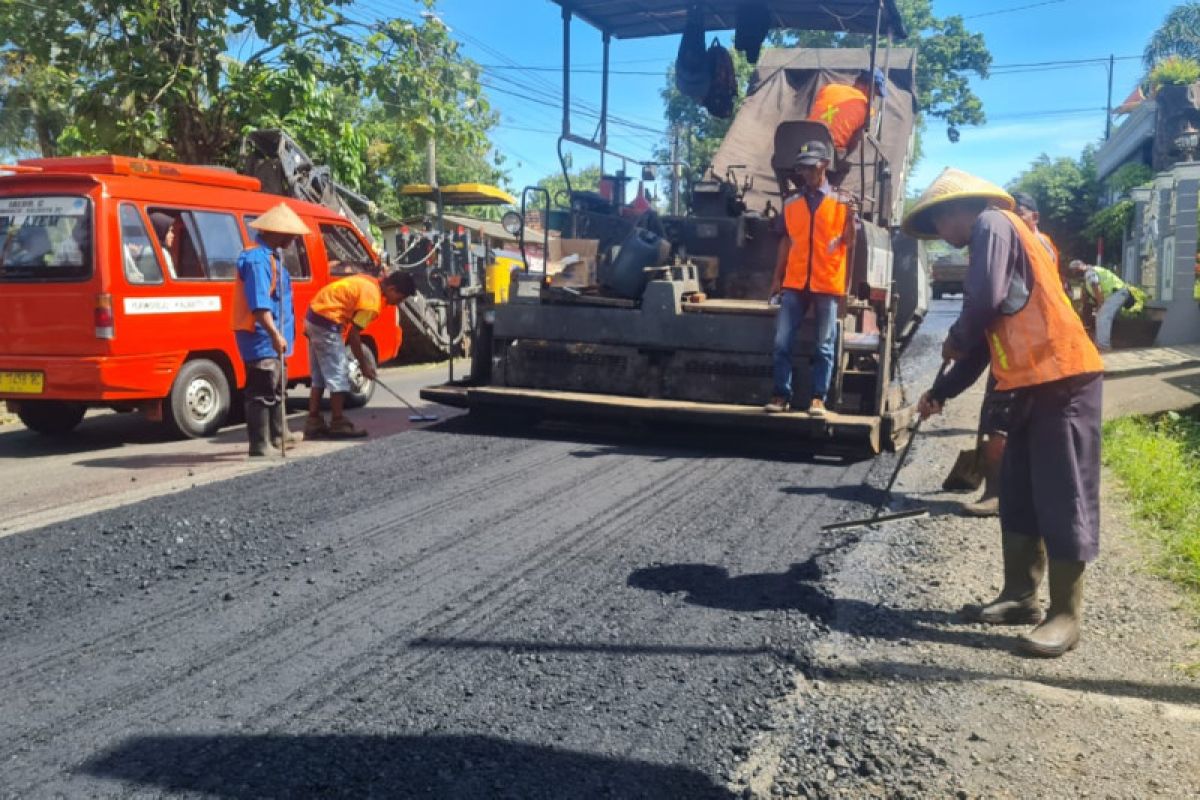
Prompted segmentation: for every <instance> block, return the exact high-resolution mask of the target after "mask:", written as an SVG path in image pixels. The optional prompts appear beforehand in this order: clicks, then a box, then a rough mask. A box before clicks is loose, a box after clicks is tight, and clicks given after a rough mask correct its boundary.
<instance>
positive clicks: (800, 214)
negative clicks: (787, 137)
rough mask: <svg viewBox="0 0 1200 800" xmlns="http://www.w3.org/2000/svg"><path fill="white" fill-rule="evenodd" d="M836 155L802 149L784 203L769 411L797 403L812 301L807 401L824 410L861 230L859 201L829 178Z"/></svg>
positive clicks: (819, 412) (816, 146)
mask: <svg viewBox="0 0 1200 800" xmlns="http://www.w3.org/2000/svg"><path fill="white" fill-rule="evenodd" d="M831 155H832V154H831V153H829V151H828V148H827V146H826V145H825V144H824V143H822V142H818V141H812V142H807V143H806V144H804V145H803V146H802V147H801V148H800V152H799V153H798V154H797V156H796V162H795V163H796V171H797V173H798V174H799V176H800V179H801V190H800V191H799V192H798V193H797V194H795V195H792V196H791V197H790V198H788V200H787V201H786V202H785V203H784V205H783V214H782V223H783V225H784V226H785V235H784V236H783V238H782V239H781V240H780V242H779V254H778V257H777V259H776V263H775V277H774V280H773V282H772V285H771V297H772V298H774V297H776V296H778V297H779V314H778V316H777V317H776V318H775V343H774V349H773V355H772V357H773V363H774V379H775V386H774V389H773V391H772V395H771V401H770V402H769V403H767V405H766V411H767V412H768V413H780V412H784V411H787V410H789V409H790V408H791V400H792V342H793V341H794V339H795V338H796V329H797V328H799V327H800V324H801V323H802V322H803V321H804V316H805V314H807V313H808V309H809V308H812V309H813V315H814V316H815V317H816V322H817V340H816V351H815V353H814V354H813V360H812V375H811V379H812V397H811V399H810V401H809V404H808V406H807V408H808V413H809V414H811V415H813V416H824V415H825V398H826V395H827V394H828V393H829V384H830V379H831V377H832V375H833V357H834V347H835V345H836V341H837V313H838V304H839V302H840V301H841V299H842V298H843V297H845V296H846V285H847V283H848V282H849V276H850V269H849V264H850V263H851V260H852V258H853V251H854V237H855V235H856V232H857V217H856V216H855V213H854V208H853V203H852V202H851V201H850V200H849V198H847V197H845V196H843V195H841V194H840V193H839V192H837V191H836V190H834V189H833V188H832V187H830V185H829V182H828V181H827V180H825V171H826V169H827V168H828V167H829V160H830V157H831Z"/></svg>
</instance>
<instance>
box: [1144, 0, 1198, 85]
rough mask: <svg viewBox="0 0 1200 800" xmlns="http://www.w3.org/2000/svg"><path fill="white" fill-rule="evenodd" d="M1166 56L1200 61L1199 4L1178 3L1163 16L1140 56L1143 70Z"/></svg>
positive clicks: (1193, 1) (1151, 66)
mask: <svg viewBox="0 0 1200 800" xmlns="http://www.w3.org/2000/svg"><path fill="white" fill-rule="evenodd" d="M1170 56H1181V57H1183V58H1188V59H1192V60H1193V61H1200V2H1195V0H1192V1H1191V2H1187V3H1180V4H1179V5H1177V6H1175V7H1174V8H1173V9H1171V11H1170V12H1169V13H1168V14H1167V16H1166V18H1165V19H1164V20H1163V22H1162V25H1160V26H1159V28H1158V30H1156V31H1155V32H1154V35H1153V36H1151V37H1150V41H1149V42H1148V43H1147V44H1146V49H1145V51H1144V52H1143V54H1142V61H1143V63H1144V64H1145V66H1146V69H1148V70H1150V69H1154V66H1155V65H1156V64H1158V63H1159V62H1160V61H1162V60H1164V59H1166V58H1168V57H1170Z"/></svg>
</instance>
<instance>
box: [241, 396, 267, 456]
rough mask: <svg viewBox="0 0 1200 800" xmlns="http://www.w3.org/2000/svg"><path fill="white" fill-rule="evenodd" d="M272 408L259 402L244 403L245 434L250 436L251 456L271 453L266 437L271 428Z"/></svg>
mask: <svg viewBox="0 0 1200 800" xmlns="http://www.w3.org/2000/svg"><path fill="white" fill-rule="evenodd" d="M272 410H273V409H271V408H268V407H267V406H264V405H261V404H259V403H251V402H247V403H246V435H247V436H249V437H250V457H251V458H261V457H262V456H267V455H270V454H271V443H270V441H269V440H268V439H267V437H268V435H269V434H270V430H271V422H270V419H271V411H272Z"/></svg>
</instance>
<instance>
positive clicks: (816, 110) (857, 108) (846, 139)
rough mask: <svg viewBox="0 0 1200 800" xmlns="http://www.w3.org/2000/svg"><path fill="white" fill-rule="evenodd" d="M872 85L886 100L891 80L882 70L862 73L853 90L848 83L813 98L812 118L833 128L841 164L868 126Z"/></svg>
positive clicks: (828, 87)
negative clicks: (869, 98) (888, 81)
mask: <svg viewBox="0 0 1200 800" xmlns="http://www.w3.org/2000/svg"><path fill="white" fill-rule="evenodd" d="M872 81H874V83H875V96H876V97H886V96H887V79H886V78H885V77H884V75H883V71H882V70H879V69H876V70H875V72H874V73H872V72H871V71H870V70H863V71H862V72H860V73H859V74H858V77H857V78H856V79H855V81H854V85H853V86H847V85H846V84H844V83H830V84H827V85H825V86H822V87H821V89H820V91H818V92H817V96H816V97H815V98H813V104H812V109H811V110H810V111H809V113H808V118H809V119H810V120H812V121H814V122H823V123H825V126H826V127H827V128H829V133H830V134H831V135H832V136H833V146H834V147H835V148H836V149H837V157H838V160H842V159H844V158H845V157H846V155H847V154H848V153H851V152H853V151H854V149H855V148H856V147H858V143H859V140H861V139H862V134H863V130H864V129H865V128H866V126H867V105H868V100H867V98H868V97H870V93H871V83H872Z"/></svg>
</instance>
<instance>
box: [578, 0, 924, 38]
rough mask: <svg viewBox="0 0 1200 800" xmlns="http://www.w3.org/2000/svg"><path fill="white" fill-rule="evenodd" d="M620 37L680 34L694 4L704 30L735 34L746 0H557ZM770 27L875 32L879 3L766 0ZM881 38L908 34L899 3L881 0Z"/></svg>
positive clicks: (603, 29) (899, 36) (839, 0)
mask: <svg viewBox="0 0 1200 800" xmlns="http://www.w3.org/2000/svg"><path fill="white" fill-rule="evenodd" d="M554 2H555V3H557V4H558V5H560V6H563V7H564V8H568V9H570V10H571V11H572V12H573V13H574V14H576V15H577V16H579V17H580V18H581V19H584V20H586V21H587V22H589V23H591V24H592V25H593V26H595V27H596V28H599V29H600V30H601V31H607V32H608V33H610V34H612V36H613V37H615V38H617V39H636V38H640V37H645V36H669V35H671V34H679V33H682V32H683V29H684V27H685V25H686V23H687V12H688V9H689V8H691V7H692V6H696V5H699V6H701V7H702V8H703V9H704V29H705V30H707V31H724V30H732V29H733V28H734V27H735V25H736V23H737V9H738V6H740V5H742V4H743V3H745V2H746V0H554ZM765 5H766V7H767V10H768V12H769V14H770V19H771V27H772V28H793V29H796V30H804V31H843V32H847V33H874V32H875V17H876V12H877V10H878V9H879V2H878V0H765ZM879 34H880V36H885V37H886V36H887V35H888V34H891V35H892V36H893V37H894V38H897V39H903V38H904V36H905V32H904V22H903V20H902V19H901V17H900V12H899V11H898V10H897V9H896V2H895V0H883V19H882V24H881V26H880V29H879Z"/></svg>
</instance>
